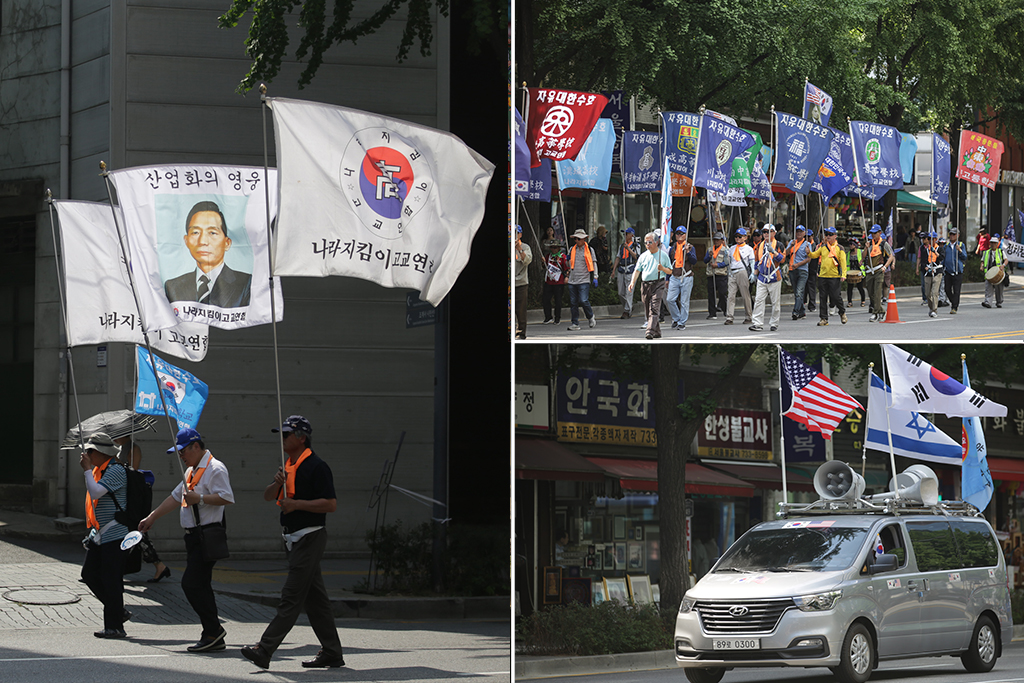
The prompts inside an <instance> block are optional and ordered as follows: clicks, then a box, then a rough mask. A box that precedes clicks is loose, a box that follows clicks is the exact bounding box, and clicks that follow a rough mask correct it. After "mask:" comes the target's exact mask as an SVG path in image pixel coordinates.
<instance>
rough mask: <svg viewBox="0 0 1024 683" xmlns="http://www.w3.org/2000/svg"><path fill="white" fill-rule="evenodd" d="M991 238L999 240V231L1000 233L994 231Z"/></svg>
mask: <svg viewBox="0 0 1024 683" xmlns="http://www.w3.org/2000/svg"><path fill="white" fill-rule="evenodd" d="M989 239H993V240H997V239H999V233H998V232H994V233H992V236H991V237H989Z"/></svg>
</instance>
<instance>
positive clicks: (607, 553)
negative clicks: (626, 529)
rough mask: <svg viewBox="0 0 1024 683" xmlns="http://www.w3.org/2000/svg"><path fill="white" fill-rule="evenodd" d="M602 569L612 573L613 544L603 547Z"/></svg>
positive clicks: (613, 563) (613, 559) (613, 567)
mask: <svg viewBox="0 0 1024 683" xmlns="http://www.w3.org/2000/svg"><path fill="white" fill-rule="evenodd" d="M604 569H605V571H612V570H614V569H615V544H614V543H607V544H605V546H604Z"/></svg>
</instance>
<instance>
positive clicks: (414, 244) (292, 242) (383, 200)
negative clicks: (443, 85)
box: [268, 97, 494, 306]
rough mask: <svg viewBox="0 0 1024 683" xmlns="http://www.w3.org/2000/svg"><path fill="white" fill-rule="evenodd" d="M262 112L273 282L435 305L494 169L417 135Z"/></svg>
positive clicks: (389, 126) (300, 111)
mask: <svg viewBox="0 0 1024 683" xmlns="http://www.w3.org/2000/svg"><path fill="white" fill-rule="evenodd" d="M268 102H269V103H270V109H271V111H273V113H274V134H275V138H276V141H277V163H278V168H279V170H280V173H281V176H280V190H281V213H280V218H279V220H278V225H277V230H276V232H275V234H274V271H275V272H274V274H275V275H300V276H308V277H326V276H329V275H344V276H349V277H355V278H360V279H363V280H370V281H372V282H376V283H377V284H379V285H381V286H382V287H409V288H411V289H416V290H419V292H420V299H422V300H424V301H428V302H429V303H431V304H433V305H435V306H436V305H437V304H438V303H440V302H441V300H442V299H443V298H444V297H445V295H446V294H447V293H448V291H449V290H450V289H451V287H452V285H453V284H455V280H456V279H457V278H458V276H459V273H460V272H462V269H463V268H464V267H465V265H466V263H467V262H468V261H469V253H470V247H471V245H472V242H473V236H474V235H475V234H476V231H477V230H478V229H479V227H480V222H481V221H482V220H483V215H484V197H485V195H486V194H487V186H488V184H489V183H490V181H491V175H492V174H493V173H494V164H492V163H491V162H489V161H488V160H487V159H485V158H484V157H482V156H480V155H479V154H477V153H476V152H474V151H473V150H472V149H470V148H469V147H467V146H466V145H465V143H463V142H462V141H461V140H459V139H458V138H457V137H455V136H454V135H451V134H450V133H446V132H444V131H439V130H435V129H433V128H428V127H426V126H420V125H417V124H413V123H408V122H406V121H399V120H397V119H391V118H387V117H384V116H378V115H375V114H369V113H366V112H362V111H358V110H355V109H347V108H345V107H337V106H332V105H327V104H320V103H317V102H305V101H301V100H291V99H282V98H277V97H274V98H268Z"/></svg>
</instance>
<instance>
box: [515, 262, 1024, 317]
mask: <svg viewBox="0 0 1024 683" xmlns="http://www.w3.org/2000/svg"><path fill="white" fill-rule="evenodd" d="M1019 275H1020V273H1017V276H1018V277H1017V278H1015V279H1014V280H1013V282H1012V284H1011V285H1010V287H1019V286H1020V281H1019ZM1004 291H1005V290H1004ZM914 292H917V293H918V294H920V292H921V287H920V285H915V286H910V287H897V288H896V296H897V298H905V297H908V296H912V295H913V294H914ZM960 293H961V294H984V293H985V283H984V282H965V283H964V284H963V287H961V289H960ZM842 294H843V296H844V297H845V296H846V285H845V284H844V285H843V287H842ZM854 296H855V298H856V299H857V301H859V298H860V293H859V292H857V290H856V289H854ZM888 296H889V290H888V289H887V290H885V292H884V293H883V295H882V298H883V301H882V306H883V308H884V307H885V305H886V302H887V301H888ZM780 301H781V303H782V311H783V314H784V315H785V316H788V315H789V313H788V311H791V310H792V309H793V293H792V292H789V293H786V294H783V295H782V296H781V297H780ZM814 301H815V305H817V301H818V299H817V294H815V299H814ZM854 305H855V306H856V305H857V303H856V302H855V303H854ZM638 306H639V308H637V307H638ZM592 308H593V310H594V317H595V318H597V319H598V320H601V319H605V318H618V317H619V316H620V315H622V304H614V305H612V306H593V307H592ZM568 310H569V303H568V297H566V298H565V299H564V300H563V301H562V319H563V320H567V319H568V317H567V316H568ZM633 310H634V311H639V313H640V318H643V306H641V304H640V302H639V301H637V302H635V303H634V304H633ZM690 310H691V311H697V312H700V311H706V310H707V299H706V298H703V297H701V298H691V299H690ZM925 310H927V309H925ZM634 317H636V316H635V315H634ZM638 320H639V318H638ZM526 322H527V324H528V325H540V324H543V322H544V311H543V310H542V309H540V308H531V309H529V310H527V312H526ZM584 322H586V321H585V320H584ZM640 322H643V321H642V320H640ZM584 327H586V325H584Z"/></svg>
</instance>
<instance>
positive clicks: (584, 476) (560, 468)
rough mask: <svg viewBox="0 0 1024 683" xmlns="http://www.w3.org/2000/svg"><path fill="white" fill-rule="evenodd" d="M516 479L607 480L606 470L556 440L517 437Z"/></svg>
mask: <svg viewBox="0 0 1024 683" xmlns="http://www.w3.org/2000/svg"><path fill="white" fill-rule="evenodd" d="M515 462H516V479H539V480H541V481H597V482H603V481H604V480H605V471H604V470H603V469H601V468H600V467H598V466H597V465H594V464H593V463H591V462H589V461H588V460H587V459H586V458H584V457H583V456H582V455H580V454H578V453H576V451H573V450H571V449H569V448H566V447H565V446H563V445H562V444H560V443H558V442H557V441H554V440H552V439H532V438H529V437H516V460H515Z"/></svg>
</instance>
